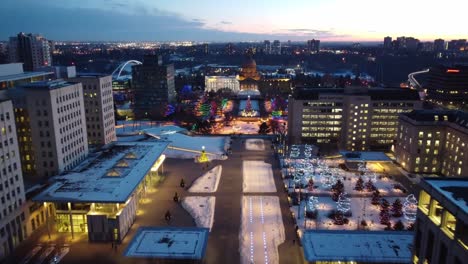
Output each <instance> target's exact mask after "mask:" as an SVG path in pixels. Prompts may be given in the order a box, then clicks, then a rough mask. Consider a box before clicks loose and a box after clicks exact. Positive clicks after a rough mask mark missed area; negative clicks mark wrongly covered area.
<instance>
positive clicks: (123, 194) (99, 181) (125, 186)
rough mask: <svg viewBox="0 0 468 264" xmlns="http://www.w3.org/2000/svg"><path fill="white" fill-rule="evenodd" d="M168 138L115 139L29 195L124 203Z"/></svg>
mask: <svg viewBox="0 0 468 264" xmlns="http://www.w3.org/2000/svg"><path fill="white" fill-rule="evenodd" d="M168 144H169V143H168V142H118V143H114V144H113V145H111V146H110V147H109V148H108V149H106V150H105V151H103V152H101V153H99V154H96V155H95V156H94V157H89V158H88V159H86V160H85V161H84V162H83V163H81V164H80V165H78V166H77V167H76V168H75V169H74V170H73V171H71V172H69V173H67V174H65V175H60V176H56V177H54V178H53V181H54V183H53V184H52V185H51V186H49V187H48V188H47V189H45V190H44V191H43V192H41V193H40V194H39V195H37V196H36V197H34V198H33V200H34V201H37V202H86V203H94V202H97V203H125V202H126V201H127V200H128V198H129V197H130V195H131V194H132V193H133V191H134V189H135V188H136V187H137V186H138V185H139V184H140V182H141V181H142V180H143V178H144V177H145V175H146V174H147V173H148V172H149V171H150V170H151V169H152V166H153V164H155V163H156V161H157V160H158V159H159V158H160V157H161V156H162V159H161V160H160V162H159V163H158V165H157V166H159V165H160V164H161V163H162V161H163V160H164V155H162V153H163V152H164V150H165V149H166V148H167V146H168Z"/></svg>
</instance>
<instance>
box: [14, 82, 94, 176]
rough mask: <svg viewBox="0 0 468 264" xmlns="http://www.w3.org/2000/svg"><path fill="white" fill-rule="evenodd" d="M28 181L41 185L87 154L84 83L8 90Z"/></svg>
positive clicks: (35, 85)
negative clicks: (40, 183) (42, 181)
mask: <svg viewBox="0 0 468 264" xmlns="http://www.w3.org/2000/svg"><path fill="white" fill-rule="evenodd" d="M7 92H8V95H9V96H10V97H11V98H12V101H13V106H14V108H15V119H16V126H17V131H18V139H19V140H18V141H19V146H20V154H21V165H22V167H23V174H24V175H25V178H26V179H29V180H30V181H32V182H38V181H40V180H43V179H45V178H48V177H51V176H54V175H57V174H60V173H61V172H63V171H66V170H70V169H72V168H73V167H75V166H76V165H78V164H79V163H80V162H81V161H83V160H84V159H85V158H86V156H87V154H88V138H87V135H86V127H85V124H86V119H85V111H84V101H83V88H82V85H81V83H70V82H65V81H63V80H55V81H43V82H34V83H31V84H27V85H24V86H21V87H16V88H14V89H9V90H8V91H7Z"/></svg>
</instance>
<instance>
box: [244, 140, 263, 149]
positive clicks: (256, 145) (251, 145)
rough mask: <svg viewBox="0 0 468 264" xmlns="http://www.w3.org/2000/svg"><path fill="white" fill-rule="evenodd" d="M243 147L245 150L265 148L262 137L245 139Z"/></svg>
mask: <svg viewBox="0 0 468 264" xmlns="http://www.w3.org/2000/svg"><path fill="white" fill-rule="evenodd" d="M245 148H246V149H247V150H256V151H262V150H265V143H264V141H263V139H260V138H258V139H256V138H249V139H247V140H246V141H245Z"/></svg>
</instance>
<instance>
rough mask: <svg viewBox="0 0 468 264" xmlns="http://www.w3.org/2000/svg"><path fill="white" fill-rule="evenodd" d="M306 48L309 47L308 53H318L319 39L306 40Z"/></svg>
mask: <svg viewBox="0 0 468 264" xmlns="http://www.w3.org/2000/svg"><path fill="white" fill-rule="evenodd" d="M307 48H308V49H309V52H310V53H318V52H319V51H320V40H318V39H317V40H315V39H312V40H308V41H307Z"/></svg>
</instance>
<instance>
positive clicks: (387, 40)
mask: <svg viewBox="0 0 468 264" xmlns="http://www.w3.org/2000/svg"><path fill="white" fill-rule="evenodd" d="M384 49H392V37H388V36H387V37H385V38H384Z"/></svg>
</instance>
